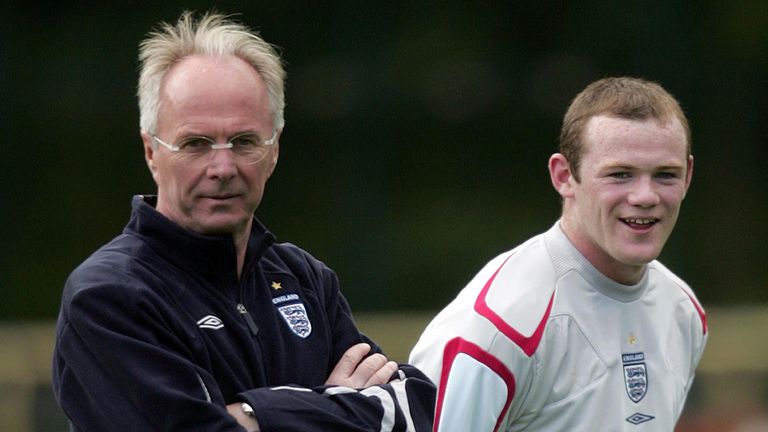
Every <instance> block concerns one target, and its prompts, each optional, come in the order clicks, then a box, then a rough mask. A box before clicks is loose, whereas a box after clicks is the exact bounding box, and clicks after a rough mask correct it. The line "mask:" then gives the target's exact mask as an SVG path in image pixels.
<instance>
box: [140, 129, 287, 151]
mask: <svg viewBox="0 0 768 432" xmlns="http://www.w3.org/2000/svg"><path fill="white" fill-rule="evenodd" d="M249 134H250V132H248V133H242V134H238V135H235V136H233V137H231V138H229V141H227V142H225V143H223V144H217V143H216V141H214V140H213V138H210V137H207V136H205V135H200V136H195V138H202V139H205V140H209V141H210V142H211V144H210V149H211V150H218V149H231V148H234V147H235V145H234V144H232V140H234V139H235V138H238V137H241V136H243V135H249ZM150 136H151V137H152V139H154V140H155V141H157V142H158V143H160V144H161V145H162V146H163V147H165V148H167V149H168V150H169V151H172V152H174V153H178V152H180V151H181V147H179V145H178V144H168V143H167V142H165V141H163V140H161V139H160V137H158V136H157V135H155V134H151V135H150ZM190 138H191V137H190ZM185 139H186V138H185ZM276 139H277V129H275V130H274V131H273V132H272V137H271V138H270V139H268V140H266V141H264V144H263V145H264V146H266V147H269V146H271V145H273V144H274V143H275V140H276ZM203 154H208V151H206V152H205V153H203Z"/></svg>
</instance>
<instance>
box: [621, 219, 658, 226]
mask: <svg viewBox="0 0 768 432" xmlns="http://www.w3.org/2000/svg"><path fill="white" fill-rule="evenodd" d="M624 221H625V222H626V223H631V224H636V225H650V224H652V223H654V220H653V219H624Z"/></svg>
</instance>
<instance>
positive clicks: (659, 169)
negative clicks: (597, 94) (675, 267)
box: [550, 115, 693, 284]
mask: <svg viewBox="0 0 768 432" xmlns="http://www.w3.org/2000/svg"><path fill="white" fill-rule="evenodd" d="M582 138H583V149H582V158H581V166H580V168H579V170H580V172H579V174H580V176H579V177H580V179H581V181H578V182H577V181H576V179H575V178H574V176H573V173H570V171H569V168H568V167H567V165H568V164H567V161H565V160H564V158H563V159H562V160H561V161H560V162H559V163H558V162H557V161H555V159H556V157H557V155H555V156H553V159H552V160H551V161H550V170H552V175H553V182H554V183H555V186H556V188H557V189H558V191H559V192H560V194H561V195H562V196H563V198H564V205H563V228H564V230H565V232H566V234H567V235H568V237H569V238H570V239H571V241H572V242H573V243H574V245H575V246H576V248H577V249H578V250H579V251H580V252H581V253H582V254H583V255H584V256H585V257H586V258H587V259H589V261H590V262H591V263H592V264H593V265H594V266H595V267H596V268H597V269H598V270H600V271H601V272H602V273H603V274H605V275H606V276H608V277H610V278H612V279H614V280H616V281H618V282H621V283H625V284H632V283H635V282H637V281H638V280H639V278H640V277H641V276H642V273H643V271H644V266H645V264H647V263H648V262H650V261H652V260H654V259H655V258H656V257H658V256H659V254H660V253H661V249H662V248H663V247H664V244H665V243H666V241H667V238H669V235H670V233H671V232H672V228H673V227H674V226H675V222H676V221H677V216H678V213H679V211H680V204H681V203H682V200H683V198H684V197H685V193H686V191H687V190H688V186H689V185H690V181H691V174H692V172H693V157H689V156H688V155H687V150H686V136H685V132H684V130H683V127H682V125H681V124H680V122H679V120H677V119H673V120H669V121H665V122H659V121H658V120H656V119H647V120H629V119H624V118H618V117H611V116H605V115H601V116H596V117H593V118H591V119H590V120H589V121H588V122H587V124H586V127H585V130H584V134H583V137H582ZM553 161H554V162H553ZM558 167H560V168H563V167H564V168H563V169H561V171H560V174H559V175H560V182H559V183H558V182H557V181H556V179H555V176H556V175H558V174H557V173H556V172H555V171H557V169H558Z"/></svg>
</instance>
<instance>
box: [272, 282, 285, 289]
mask: <svg viewBox="0 0 768 432" xmlns="http://www.w3.org/2000/svg"><path fill="white" fill-rule="evenodd" d="M272 289H273V290H279V289H283V284H281V283H280V282H272Z"/></svg>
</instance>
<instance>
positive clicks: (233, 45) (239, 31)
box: [137, 11, 285, 133]
mask: <svg viewBox="0 0 768 432" xmlns="http://www.w3.org/2000/svg"><path fill="white" fill-rule="evenodd" d="M194 54H202V55H209V56H228V55H233V56H236V57H239V58H240V59H242V60H244V61H246V62H247V63H248V64H250V65H251V66H252V67H253V68H254V69H255V70H256V72H257V73H258V74H259V75H260V76H261V79H262V80H263V81H264V84H265V85H266V87H267V94H268V95H269V109H270V111H271V113H272V119H273V127H274V128H275V129H282V128H283V126H284V124H285V120H284V118H283V111H284V109H285V69H284V68H283V62H282V60H281V59H280V56H279V54H278V53H277V50H276V49H275V47H274V46H272V45H271V44H269V43H268V42H266V41H265V40H264V39H262V38H261V37H260V36H258V34H257V33H255V32H253V31H252V30H251V29H249V28H248V27H246V26H244V25H242V24H240V23H236V22H234V21H231V20H230V19H229V18H228V17H227V16H224V15H222V14H219V13H216V12H207V13H205V14H204V15H203V16H202V17H201V18H200V20H199V21H195V19H194V18H193V16H192V12H190V11H184V12H183V13H182V14H181V16H180V17H179V20H178V22H177V23H176V25H171V24H168V23H165V22H163V23H161V24H160V25H159V26H158V27H157V29H156V30H154V31H152V32H151V33H149V35H148V36H147V38H146V39H144V40H143V41H142V42H141V43H140V44H139V61H140V62H141V71H140V74H139V87H138V91H137V95H138V97H139V116H140V120H139V125H140V127H141V129H142V130H144V131H147V132H151V133H154V132H155V128H156V127H157V114H158V112H159V110H160V86H161V84H162V82H163V78H165V75H166V74H167V73H168V71H169V70H170V69H171V67H172V66H173V65H174V64H176V63H178V62H179V61H180V60H182V59H184V58H185V57H188V56H191V55H194Z"/></svg>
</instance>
